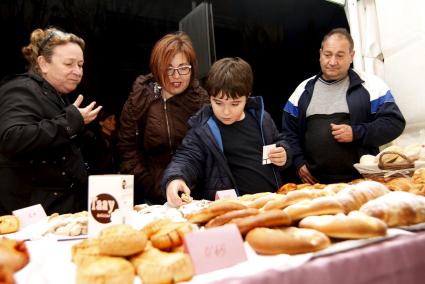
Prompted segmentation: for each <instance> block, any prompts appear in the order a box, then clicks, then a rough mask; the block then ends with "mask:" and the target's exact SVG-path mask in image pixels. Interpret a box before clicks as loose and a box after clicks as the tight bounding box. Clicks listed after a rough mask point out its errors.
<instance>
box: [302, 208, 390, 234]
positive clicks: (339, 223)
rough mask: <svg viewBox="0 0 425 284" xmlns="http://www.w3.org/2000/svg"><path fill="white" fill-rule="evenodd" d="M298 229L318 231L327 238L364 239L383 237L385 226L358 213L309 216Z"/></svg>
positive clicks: (385, 230)
mask: <svg viewBox="0 0 425 284" xmlns="http://www.w3.org/2000/svg"><path fill="white" fill-rule="evenodd" d="M299 227H300V228H308V229H314V230H317V231H320V232H322V233H324V234H326V235H328V236H329V237H333V238H341V239H366V238H371V237H379V236H385V235H386V233H387V225H386V224H385V223H384V222H382V221H381V220H379V219H377V218H373V217H370V216H368V215H366V214H364V213H361V212H359V211H352V212H350V213H349V214H348V215H345V214H342V213H340V214H337V215H323V216H309V217H306V218H304V219H302V220H301V222H300V223H299Z"/></svg>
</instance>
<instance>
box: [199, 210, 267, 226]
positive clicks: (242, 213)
mask: <svg viewBox="0 0 425 284" xmlns="http://www.w3.org/2000/svg"><path fill="white" fill-rule="evenodd" d="M259 212H260V211H259V210H258V209H257V208H247V209H241V210H233V211H229V212H227V213H224V214H223V215H220V216H217V217H215V218H213V219H211V220H209V221H208V223H206V224H205V228H212V227H218V226H222V225H224V224H226V223H228V222H230V221H231V220H233V219H236V218H243V217H248V216H253V215H257V214H258V213H259Z"/></svg>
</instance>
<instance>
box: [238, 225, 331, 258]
mask: <svg viewBox="0 0 425 284" xmlns="http://www.w3.org/2000/svg"><path fill="white" fill-rule="evenodd" d="M245 240H246V241H247V242H248V244H249V245H250V246H251V247H252V248H253V249H254V250H255V251H256V252H257V253H259V254H268V255H270V254H280V253H287V254H299V253H307V252H314V251H318V250H322V249H324V248H326V247H328V246H329V245H330V244H331V241H330V240H329V238H328V237H327V236H326V235H325V234H323V233H321V232H319V231H316V230H312V229H300V228H296V227H287V228H275V229H269V228H255V229H253V230H251V231H249V232H248V234H247V235H246V238H245Z"/></svg>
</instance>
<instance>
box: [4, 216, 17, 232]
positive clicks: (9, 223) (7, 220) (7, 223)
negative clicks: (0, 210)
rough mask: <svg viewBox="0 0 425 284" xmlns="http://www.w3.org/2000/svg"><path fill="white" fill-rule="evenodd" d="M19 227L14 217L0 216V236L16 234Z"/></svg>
mask: <svg viewBox="0 0 425 284" xmlns="http://www.w3.org/2000/svg"><path fill="white" fill-rule="evenodd" d="M19 226H20V223H19V219H18V218H17V217H16V216H14V215H4V216H0V235H1V234H9V233H14V232H17V231H18V230H19Z"/></svg>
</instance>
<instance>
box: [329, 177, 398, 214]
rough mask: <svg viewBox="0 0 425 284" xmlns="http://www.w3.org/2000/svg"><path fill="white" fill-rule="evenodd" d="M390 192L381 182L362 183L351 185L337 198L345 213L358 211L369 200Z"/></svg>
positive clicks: (339, 193)
mask: <svg viewBox="0 0 425 284" xmlns="http://www.w3.org/2000/svg"><path fill="white" fill-rule="evenodd" d="M388 192H390V191H389V190H388V188H387V187H386V186H385V185H383V184H382V183H380V182H376V181H362V182H359V183H357V184H354V185H351V186H349V187H346V188H344V189H342V190H341V191H339V192H338V193H337V194H336V195H335V198H336V199H337V200H338V202H340V203H341V205H342V206H343V208H344V213H346V214H348V213H349V212H351V211H354V210H358V209H359V208H360V207H361V206H362V205H363V204H365V203H366V202H368V201H369V200H372V199H375V198H377V197H379V196H382V195H384V194H387V193H388Z"/></svg>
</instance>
